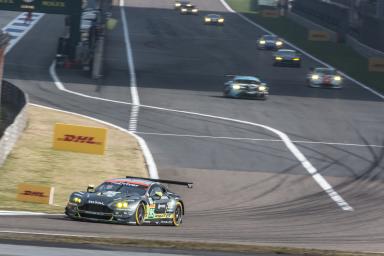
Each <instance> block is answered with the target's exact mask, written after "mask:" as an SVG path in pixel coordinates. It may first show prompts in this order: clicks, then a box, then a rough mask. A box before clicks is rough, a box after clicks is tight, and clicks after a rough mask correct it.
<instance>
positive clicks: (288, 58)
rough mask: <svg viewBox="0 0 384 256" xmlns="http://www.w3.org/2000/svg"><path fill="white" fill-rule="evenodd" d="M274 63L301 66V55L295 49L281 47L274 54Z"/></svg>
mask: <svg viewBox="0 0 384 256" xmlns="http://www.w3.org/2000/svg"><path fill="white" fill-rule="evenodd" d="M273 65H274V66H288V67H301V56H300V54H299V53H297V52H296V51H295V50H289V49H280V50H278V51H277V52H276V53H275V54H274V55H273Z"/></svg>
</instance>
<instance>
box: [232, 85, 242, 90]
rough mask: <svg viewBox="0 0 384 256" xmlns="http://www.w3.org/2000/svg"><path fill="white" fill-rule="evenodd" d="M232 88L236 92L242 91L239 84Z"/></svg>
mask: <svg viewBox="0 0 384 256" xmlns="http://www.w3.org/2000/svg"><path fill="white" fill-rule="evenodd" d="M232 88H233V89H234V90H240V89H241V86H240V85H239V84H234V85H232Z"/></svg>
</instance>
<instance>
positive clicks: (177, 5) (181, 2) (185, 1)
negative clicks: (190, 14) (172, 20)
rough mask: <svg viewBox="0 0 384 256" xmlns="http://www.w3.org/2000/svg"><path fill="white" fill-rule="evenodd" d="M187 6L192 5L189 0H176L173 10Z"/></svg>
mask: <svg viewBox="0 0 384 256" xmlns="http://www.w3.org/2000/svg"><path fill="white" fill-rule="evenodd" d="M187 5H192V4H191V2H190V1H189V0H178V1H175V3H174V5H173V6H174V8H175V9H180V8H181V7H182V6H187Z"/></svg>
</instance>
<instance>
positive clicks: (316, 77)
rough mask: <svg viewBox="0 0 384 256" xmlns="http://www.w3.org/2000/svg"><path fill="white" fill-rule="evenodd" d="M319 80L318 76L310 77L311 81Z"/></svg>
mask: <svg viewBox="0 0 384 256" xmlns="http://www.w3.org/2000/svg"><path fill="white" fill-rule="evenodd" d="M319 78H320V77H319V75H312V76H311V79H312V80H317V79H319Z"/></svg>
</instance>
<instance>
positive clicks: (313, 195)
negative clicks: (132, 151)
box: [0, 0, 384, 252]
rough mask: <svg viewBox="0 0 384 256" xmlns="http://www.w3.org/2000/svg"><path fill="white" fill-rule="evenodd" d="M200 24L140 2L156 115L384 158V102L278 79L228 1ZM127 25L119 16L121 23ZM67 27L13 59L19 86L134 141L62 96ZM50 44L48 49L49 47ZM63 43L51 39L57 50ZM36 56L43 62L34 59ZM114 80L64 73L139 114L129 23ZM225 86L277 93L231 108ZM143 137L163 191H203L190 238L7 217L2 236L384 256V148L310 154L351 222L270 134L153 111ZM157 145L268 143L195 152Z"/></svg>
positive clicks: (112, 58) (112, 57)
mask: <svg viewBox="0 0 384 256" xmlns="http://www.w3.org/2000/svg"><path fill="white" fill-rule="evenodd" d="M194 2H195V3H196V4H197V6H198V7H199V8H200V9H201V10H202V13H201V14H200V15H199V16H198V17H195V16H181V15H179V14H178V13H177V12H176V11H174V10H173V9H172V1H167V0H162V1H160V0H131V1H129V3H128V2H127V3H128V4H127V7H126V8H125V13H126V17H127V20H128V26H129V30H130V38H131V42H132V48H133V56H134V61H135V66H136V74H137V79H138V87H139V95H140V100H141V103H142V104H147V105H152V106H161V107H165V108H170V109H181V110H188V111H194V112H199V113H205V114H210V115H216V116H224V117H229V118H234V119H240V120H246V121H250V122H254V123H260V124H264V125H268V126H271V127H274V128H276V129H279V130H281V131H284V132H285V133H287V134H288V135H289V136H290V138H291V139H292V140H300V141H318V142H337V143H353V144H363V145H367V144H369V145H378V146H381V145H384V143H383V142H384V133H383V127H384V111H383V102H382V101H380V99H379V98H378V97H376V96H375V95H373V94H371V93H369V92H367V91H365V90H363V89H362V88H360V87H358V86H357V85H355V84H352V83H349V82H347V83H346V85H345V88H344V89H343V90H318V89H310V88H307V87H306V86H305V80H304V78H305V75H306V73H307V71H308V68H309V67H311V66H316V65H317V64H316V63H315V62H313V61H311V60H310V59H308V58H306V57H304V63H303V64H304V65H303V67H302V68H301V69H295V68H274V67H272V65H271V63H272V58H271V52H265V51H258V50H257V49H256V46H255V39H256V38H257V37H258V36H259V35H261V34H262V33H263V32H262V31H260V30H258V29H257V28H255V27H254V26H252V25H250V24H248V23H246V22H245V21H244V20H242V19H241V18H239V17H238V16H237V15H235V14H231V13H228V12H227V11H226V10H225V8H224V7H223V6H222V5H221V3H220V1H218V0H209V1H207V0H206V1H203V0H195V1H194ZM206 12H207V13H208V12H221V13H222V14H223V15H224V16H225V18H226V25H225V26H224V27H223V28H219V27H214V26H208V27H207V26H204V25H203V24H202V15H203V13H206ZM119 15H120V12H119V10H118V9H117V8H115V10H114V16H115V17H116V18H118V19H120V16H119ZM62 24H63V17H60V16H51V15H47V16H46V17H44V18H43V20H42V21H41V22H40V24H38V25H37V26H36V27H35V28H34V30H33V31H31V33H29V34H28V35H27V37H26V38H25V39H24V40H22V41H21V42H20V43H19V44H18V45H17V46H16V47H15V48H14V49H13V50H12V51H11V52H10V53H9V54H8V56H7V65H6V71H5V75H6V77H7V79H9V80H11V81H12V82H14V83H15V84H17V85H19V86H20V87H22V88H23V89H24V90H26V91H27V92H28V93H29V96H30V100H31V101H32V102H33V103H38V104H43V105H47V106H51V107H57V108H61V109H64V110H69V111H74V112H78V113H81V114H86V115H89V116H92V117H95V118H99V119H102V120H105V121H108V122H111V123H114V124H116V125H119V126H121V127H125V128H128V123H129V114H130V107H129V106H126V105H120V104H114V103H107V102H102V101H95V100H90V99H84V98H81V97H79V96H75V95H70V94H67V93H63V92H59V91H57V90H56V88H55V87H54V85H53V84H52V82H51V78H50V76H49V73H48V71H47V70H48V67H49V65H50V64H51V60H52V58H53V56H54V53H55V49H56V40H57V37H58V36H59V35H61V33H62V31H63V25H62ZM43 35H44V41H41V38H42V37H43ZM45 35H49V37H47V36H45ZM31 44H33V45H34V46H33V51H31V50H30V46H31ZM107 53H108V56H107V65H106V69H107V70H106V71H107V72H106V78H105V79H104V81H103V82H102V83H100V84H98V85H92V83H91V82H90V81H88V80H87V79H86V78H84V77H82V75H81V74H79V72H76V71H68V70H61V71H59V75H60V77H61V78H62V80H63V82H65V85H66V86H67V88H68V89H70V90H74V91H78V92H82V93H87V94H89V95H93V96H98V97H104V98H109V99H115V100H120V101H127V102H129V101H130V100H131V96H130V88H129V75H128V74H129V72H128V67H127V62H126V60H125V58H123V56H125V46H124V40H123V31H122V27H121V22H120V24H119V25H118V27H117V28H116V29H115V30H114V31H113V32H112V33H111V34H110V37H109V42H108V44H107ZM224 74H255V75H258V76H260V77H261V78H262V79H263V80H265V81H267V82H268V83H269V85H270V86H271V97H270V99H269V100H267V101H250V100H231V99H224V98H222V97H221V90H222V86H223V82H224V81H225V78H224V77H223V75H224ZM137 132H138V134H139V135H141V136H143V137H144V138H145V140H146V141H147V143H148V144H149V147H150V149H151V150H152V153H153V154H154V157H155V161H156V163H157V164H158V168H159V172H160V173H159V174H160V176H161V177H163V178H173V179H182V180H192V181H194V182H195V183H196V186H195V188H194V189H193V190H189V191H186V190H184V189H179V188H175V190H177V191H179V192H180V193H182V194H183V195H184V197H185V199H186V203H187V215H186V218H185V222H184V225H183V227H182V228H180V229H175V228H168V227H160V228H159V227H131V226H129V227H126V226H118V225H107V224H101V225H96V224H93V223H85V222H74V221H70V220H66V219H63V218H62V217H60V216H59V217H58V216H49V217H41V216H40V217H4V216H3V217H2V218H1V219H0V230H19V231H20V230H22V231H40V232H52V233H55V232H56V233H70V234H91V235H100V236H124V237H135V238H140V237H142V238H148V237H154V238H161V239H178V240H184V239H186V240H198V241H202V240H203V241H229V242H240V243H252V244H254V243H258V244H276V245H288V246H302V247H316V248H326V249H347V250H364V251H381V252H384V230H383V228H382V227H383V224H384V220H383V218H382V213H383V210H384V204H383V194H384V192H383V190H382V186H383V172H382V171H383V166H384V164H383V154H384V149H383V148H382V147H373V146H367V147H357V146H346V145H343V146H341V145H325V144H303V143H297V144H296V145H297V146H298V147H299V149H300V150H301V151H302V152H303V153H304V155H305V156H306V157H307V158H308V159H309V160H310V161H311V163H312V164H313V165H314V166H315V167H316V168H317V169H318V170H319V172H321V174H322V175H324V176H325V177H326V179H327V180H328V182H329V183H331V185H333V186H334V188H335V190H336V191H337V192H339V193H340V195H341V196H343V198H344V199H345V200H346V201H347V202H348V203H349V204H350V205H351V206H352V207H353V208H354V211H353V212H346V211H342V210H341V209H340V208H339V207H338V206H337V205H336V204H335V203H334V202H333V201H332V200H331V199H330V198H329V197H328V195H327V194H326V193H324V192H323V191H322V190H321V189H320V187H318V185H317V184H316V183H315V182H314V180H313V179H312V178H311V176H309V175H308V173H307V172H306V170H305V169H304V168H303V167H302V166H301V165H300V164H299V163H298V161H297V160H296V159H295V158H294V157H293V155H292V154H291V153H290V152H289V151H288V150H287V148H286V147H285V146H284V145H283V143H281V142H276V141H265V140H270V139H278V138H277V137H276V135H274V134H272V133H270V132H268V131H266V130H263V129H261V128H256V127H251V126H246V125H241V124H236V123H233V122H224V121H218V120H215V119H212V118H201V117H197V116H190V115H185V114H175V113H172V112H166V111H154V110H150V109H145V108H141V110H140V114H139V123H138V129H137ZM148 133H160V134H178V135H203V136H212V137H233V138H254V139H264V140H263V141H251V140H248V141H247V140H229V139H219V138H207V137H205V138H191V137H180V136H162V135H150V134H148Z"/></svg>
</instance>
